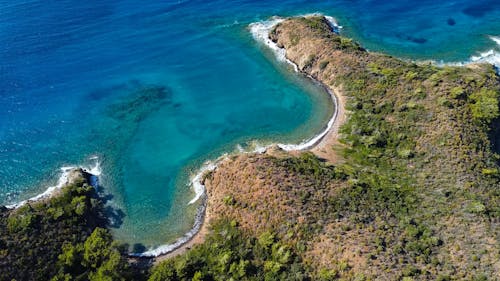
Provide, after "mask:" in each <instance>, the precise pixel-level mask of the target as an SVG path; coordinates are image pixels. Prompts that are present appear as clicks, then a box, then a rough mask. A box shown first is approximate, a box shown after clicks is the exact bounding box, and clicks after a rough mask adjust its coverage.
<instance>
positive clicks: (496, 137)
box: [488, 118, 500, 165]
mask: <svg viewBox="0 0 500 281" xmlns="http://www.w3.org/2000/svg"><path fill="white" fill-rule="evenodd" d="M490 128H491V131H490V132H489V136H488V137H489V139H490V142H491V149H492V150H493V152H495V153H497V154H500V118H497V119H495V120H494V121H493V122H492V123H491V125H490ZM497 164H498V165H500V159H498V160H497Z"/></svg>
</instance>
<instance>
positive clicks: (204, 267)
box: [149, 220, 306, 281]
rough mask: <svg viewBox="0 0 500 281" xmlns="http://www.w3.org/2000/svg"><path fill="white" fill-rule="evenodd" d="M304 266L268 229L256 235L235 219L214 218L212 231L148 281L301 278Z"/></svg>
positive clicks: (168, 261)
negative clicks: (203, 239) (243, 228)
mask: <svg viewBox="0 0 500 281" xmlns="http://www.w3.org/2000/svg"><path fill="white" fill-rule="evenodd" d="M305 278H306V274H305V271H304V269H303V265H302V263H301V262H300V259H299V257H298V256H297V255H295V254H294V253H293V251H292V250H291V249H290V248H289V247H288V246H286V245H284V244H283V243H281V242H280V241H278V240H277V238H276V236H275V235H274V234H272V233H270V232H264V233H262V234H261V235H260V236H259V237H258V238H255V237H252V236H249V235H248V234H245V233H244V232H242V231H241V230H240V229H239V228H238V227H237V223H236V222H235V221H231V222H229V221H227V220H222V221H217V222H214V223H213V224H212V233H211V235H209V236H208V237H207V240H206V242H205V243H204V244H201V245H199V246H197V247H195V248H193V249H192V250H190V251H189V252H188V253H187V254H185V255H183V256H178V257H176V258H173V259H170V260H167V261H165V262H163V263H161V264H160V265H159V266H157V267H155V268H153V271H152V274H151V277H150V278H149V280H150V281H169V280H304V279H305Z"/></svg>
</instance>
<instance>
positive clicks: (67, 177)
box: [5, 156, 101, 210]
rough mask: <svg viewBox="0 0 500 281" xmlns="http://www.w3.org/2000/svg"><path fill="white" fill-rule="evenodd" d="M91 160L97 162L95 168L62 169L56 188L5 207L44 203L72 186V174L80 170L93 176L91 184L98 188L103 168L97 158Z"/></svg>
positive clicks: (65, 167) (50, 188)
mask: <svg viewBox="0 0 500 281" xmlns="http://www.w3.org/2000/svg"><path fill="white" fill-rule="evenodd" d="M90 160H95V161H96V163H95V165H94V167H91V168H88V167H83V166H64V167H61V168H60V170H61V172H62V174H61V175H60V176H59V179H58V180H57V184H56V185H54V186H49V187H48V188H47V189H45V191H44V192H42V193H40V194H37V195H35V196H33V197H30V198H28V199H25V200H22V201H20V202H17V203H14V204H9V205H5V207H6V208H7V209H11V210H12V209H18V208H20V207H22V206H24V205H26V204H27V203H30V202H37V201H43V200H47V199H49V198H51V197H52V196H55V195H57V194H58V193H59V192H60V191H61V189H62V188H63V187H64V186H66V185H68V184H70V183H71V182H72V181H73V180H74V179H73V178H72V172H73V171H75V170H78V169H81V170H82V171H83V172H85V173H87V174H89V175H90V176H91V178H90V182H91V185H92V186H94V187H95V188H97V186H98V181H99V180H98V179H99V176H100V175H101V167H100V163H99V160H98V157H97V156H94V157H91V158H90Z"/></svg>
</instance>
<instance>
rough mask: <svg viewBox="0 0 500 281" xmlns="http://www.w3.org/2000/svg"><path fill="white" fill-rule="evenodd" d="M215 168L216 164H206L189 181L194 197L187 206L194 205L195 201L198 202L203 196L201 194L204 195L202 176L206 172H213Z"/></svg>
mask: <svg viewBox="0 0 500 281" xmlns="http://www.w3.org/2000/svg"><path fill="white" fill-rule="evenodd" d="M216 167H217V165H216V163H213V162H208V163H207V164H205V165H204V166H203V167H202V168H201V170H200V171H199V172H198V173H197V174H196V175H195V176H194V178H193V179H192V180H191V186H192V187H193V189H194V193H195V196H194V198H193V199H191V201H189V203H188V205H191V204H193V203H195V202H196V201H198V199H200V198H201V196H203V194H205V185H203V183H202V178H203V175H204V174H205V173H207V172H210V171H213V170H215V168H216Z"/></svg>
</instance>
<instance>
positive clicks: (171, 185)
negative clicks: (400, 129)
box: [0, 0, 500, 252]
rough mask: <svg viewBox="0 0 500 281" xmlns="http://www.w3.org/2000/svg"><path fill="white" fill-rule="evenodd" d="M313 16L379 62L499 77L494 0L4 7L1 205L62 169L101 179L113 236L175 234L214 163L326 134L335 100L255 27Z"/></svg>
mask: <svg viewBox="0 0 500 281" xmlns="http://www.w3.org/2000/svg"><path fill="white" fill-rule="evenodd" d="M316 12H317V13H322V14H325V15H329V16H332V17H334V18H335V19H336V20H337V21H338V23H339V24H340V25H342V29H341V33H342V34H343V35H345V36H349V37H352V38H354V39H356V40H358V41H359V42H361V44H362V45H363V46H365V47H366V48H367V49H369V50H371V51H381V52H385V53H388V54H391V55H394V56H398V57H402V58H405V59H412V60H433V61H436V62H438V63H464V62H469V61H488V62H491V63H496V64H497V65H500V2H499V1H494V0H493V1H492V0H475V1H472V0H467V1H466V0H460V1H459V0H456V1H448V0H443V1H428V0H424V1H417V2H416V1H368V0H350V1H348V0H343V1H299V0H284V1H278V2H276V1H130V0H122V1H118V0H114V1H112V0H102V1H39V0H36V1H35V0H33V1H15V0H10V1H5V0H0V204H12V203H16V202H19V201H21V200H25V199H27V198H30V197H32V196H34V195H36V194H39V193H41V192H43V191H44V190H45V189H46V188H47V187H49V186H53V185H55V184H56V183H57V181H58V179H59V177H60V175H61V167H67V166H83V167H88V168H89V169H90V168H94V169H96V168H99V170H100V171H99V172H100V176H99V184H100V188H99V189H100V192H102V194H104V195H105V198H106V200H107V206H108V212H109V214H110V217H111V218H112V229H113V234H114V235H115V237H116V238H117V239H118V240H120V241H121V242H124V243H128V244H129V245H130V246H131V248H133V250H134V251H136V252H141V251H144V250H146V249H153V248H155V247H158V246H159V245H163V244H165V243H170V242H172V241H174V240H175V239H177V238H178V237H181V236H182V235H184V234H185V233H186V232H187V231H189V230H190V229H191V228H192V226H193V222H194V218H195V214H196V212H197V208H198V207H199V204H200V200H198V201H196V202H195V203H193V204H189V203H190V202H191V201H192V200H193V198H195V196H196V194H195V192H194V190H193V188H192V186H191V185H190V179H191V178H192V177H193V176H194V175H195V174H196V172H197V171H198V170H199V169H200V168H201V167H202V166H203V164H204V163H205V162H206V161H207V160H213V159H216V158H217V157H219V156H221V155H223V154H224V153H229V152H233V151H238V150H245V149H253V148H255V147H258V146H263V145H266V144H269V143H273V142H280V143H292V144H297V143H301V142H303V141H305V140H308V139H310V138H311V137H313V136H315V135H317V134H318V133H319V132H321V131H322V130H323V129H324V127H325V126H326V124H327V122H328V120H329V119H330V117H331V115H332V112H333V111H334V109H333V108H332V103H331V100H330V97H329V96H328V94H327V93H325V92H324V90H323V89H322V88H321V87H320V86H319V85H317V84H315V83H313V82H312V81H310V80H309V79H308V78H305V77H302V76H301V75H299V74H297V73H295V72H294V71H293V68H292V67H291V66H290V65H288V64H286V63H285V62H283V61H280V60H278V59H276V56H275V54H274V53H273V52H272V51H271V50H270V49H269V48H267V47H266V46H265V45H263V44H262V43H261V42H259V41H258V40H255V38H254V37H253V36H252V34H251V32H250V29H249V25H250V24H251V23H254V22H259V21H264V20H267V19H269V18H270V17H272V16H275V15H278V16H293V15H301V14H308V13H316ZM96 165H98V167H96Z"/></svg>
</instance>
